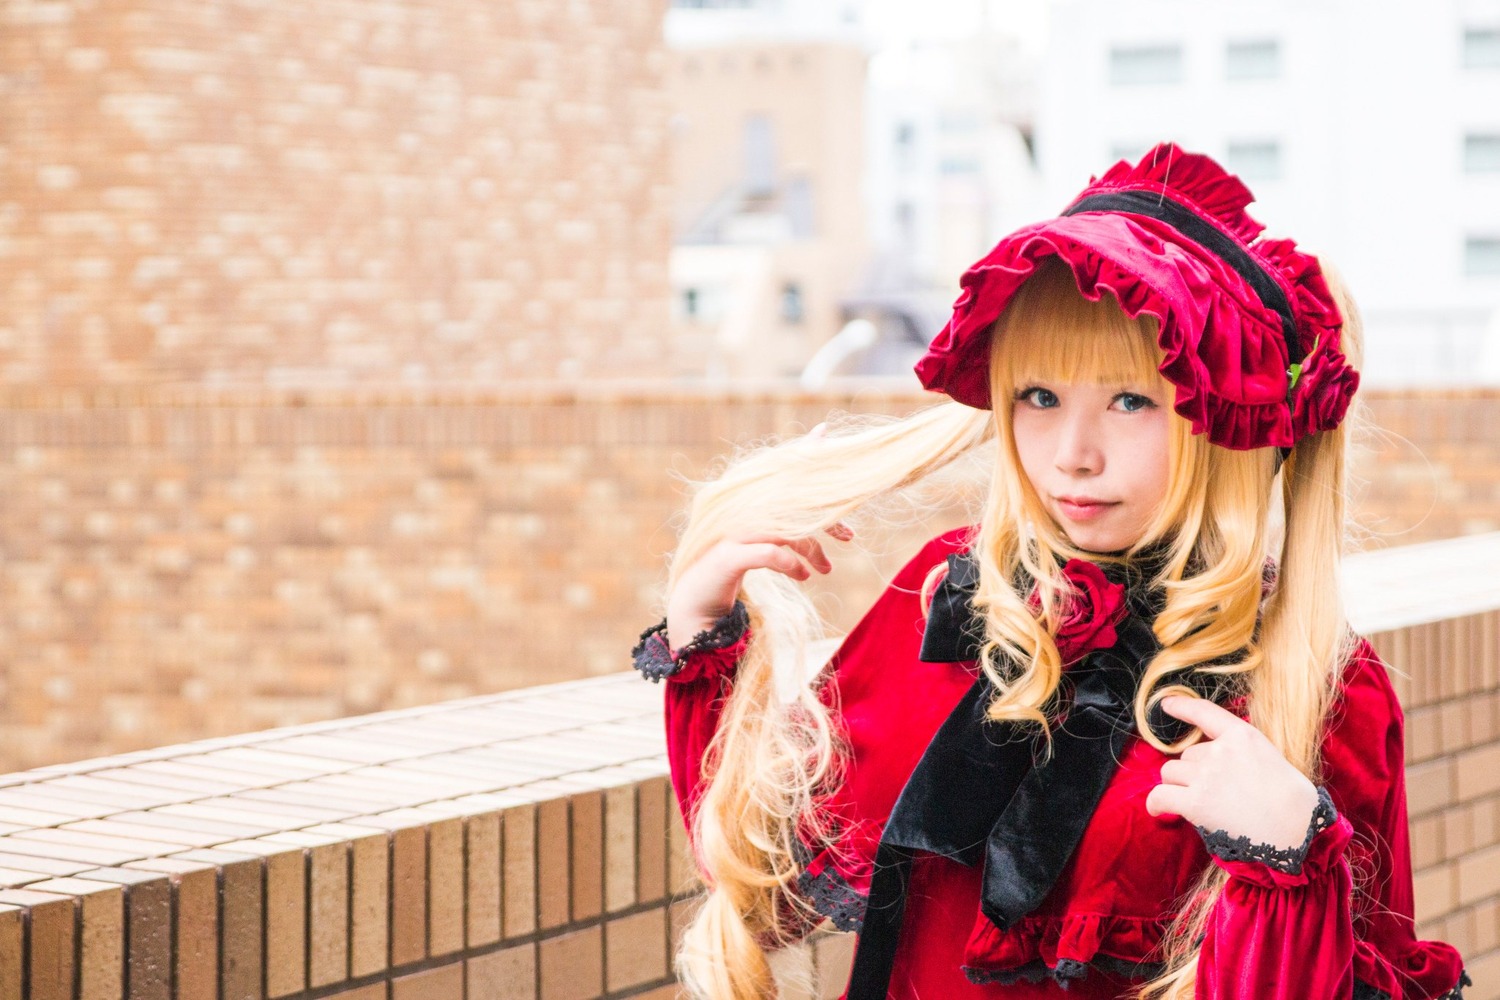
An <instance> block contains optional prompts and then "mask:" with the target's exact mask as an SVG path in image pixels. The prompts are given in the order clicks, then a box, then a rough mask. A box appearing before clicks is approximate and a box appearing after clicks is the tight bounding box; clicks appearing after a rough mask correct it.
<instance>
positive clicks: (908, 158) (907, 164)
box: [896, 122, 917, 173]
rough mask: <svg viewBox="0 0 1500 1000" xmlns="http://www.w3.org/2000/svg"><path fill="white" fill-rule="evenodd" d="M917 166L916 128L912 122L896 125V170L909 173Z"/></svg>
mask: <svg viewBox="0 0 1500 1000" xmlns="http://www.w3.org/2000/svg"><path fill="white" fill-rule="evenodd" d="M916 165H917V126H916V125H915V124H913V123H912V122H900V123H898V124H897V125H896V169H898V170H900V171H902V172H903V173H907V172H910V171H911V170H913V169H915V168H916Z"/></svg>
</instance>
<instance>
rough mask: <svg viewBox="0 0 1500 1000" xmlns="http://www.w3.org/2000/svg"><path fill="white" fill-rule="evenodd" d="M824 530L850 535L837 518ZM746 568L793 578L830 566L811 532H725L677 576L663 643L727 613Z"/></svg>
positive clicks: (674, 642) (686, 637)
mask: <svg viewBox="0 0 1500 1000" xmlns="http://www.w3.org/2000/svg"><path fill="white" fill-rule="evenodd" d="M827 532H828V534H829V535H831V536H832V537H834V538H837V539H838V540H839V541H843V542H847V541H848V540H849V539H851V538H853V537H854V533H853V532H852V531H850V530H849V528H847V527H845V526H844V525H842V524H835V525H834V526H833V527H831V528H829V529H827ZM752 569H770V570H775V571H776V572H777V573H781V574H783V575H785V576H788V577H790V578H792V579H793V580H806V579H809V578H810V577H811V576H812V574H813V573H814V572H815V571H816V572H818V573H828V572H831V571H832V569H833V564H832V563H831V562H829V561H828V555H827V553H825V552H824V551H823V546H822V544H821V543H820V542H819V541H818V539H817V538H812V537H807V538H788V537H786V536H783V535H746V536H744V537H741V538H725V539H723V540H721V541H719V542H717V543H716V544H715V545H714V546H713V547H712V548H710V549H709V550H708V551H707V552H705V553H704V554H703V556H702V557H701V558H700V559H698V560H697V561H696V562H694V563H693V564H692V565H691V566H689V567H688V568H687V569H686V570H684V571H683V573H682V575H681V576H679V577H678V578H677V584H676V586H674V587H673V588H672V594H671V596H670V597H668V599H667V642H668V644H670V645H671V647H672V648H673V649H674V650H675V649H680V648H682V645H683V644H684V643H687V642H690V641H691V640H692V638H693V637H694V636H695V635H697V634H698V633H699V632H702V631H704V630H706V629H707V628H708V627H709V626H711V625H712V624H713V623H714V621H715V620H717V619H718V618H720V617H722V616H724V615H726V614H728V613H729V611H730V609H731V608H733V607H734V601H735V597H736V595H738V594H739V592H740V581H741V580H743V579H744V577H745V574H746V573H748V572H750V571H751V570H752Z"/></svg>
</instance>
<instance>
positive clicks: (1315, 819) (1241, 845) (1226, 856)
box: [1195, 785, 1339, 875]
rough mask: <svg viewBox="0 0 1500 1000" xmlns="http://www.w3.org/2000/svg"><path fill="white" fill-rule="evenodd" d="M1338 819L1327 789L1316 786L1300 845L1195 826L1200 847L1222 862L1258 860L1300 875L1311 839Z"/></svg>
mask: <svg viewBox="0 0 1500 1000" xmlns="http://www.w3.org/2000/svg"><path fill="white" fill-rule="evenodd" d="M1338 818H1339V813H1338V810H1337V809H1335V808H1334V807H1333V799H1331V798H1329V796H1328V789H1326V788H1324V787H1322V786H1321V785H1319V786H1318V805H1317V807H1316V808H1315V809H1313V814H1312V819H1311V820H1310V821H1309V822H1308V824H1307V836H1306V837H1304V838H1303V840H1302V845H1301V846H1300V847H1289V848H1277V847H1272V846H1270V845H1269V844H1252V843H1251V842H1250V838H1249V837H1231V836H1229V834H1228V833H1226V832H1225V831H1223V830H1213V831H1209V830H1205V829H1204V828H1203V827H1201V826H1199V827H1195V829H1196V830H1197V831H1198V834H1199V835H1200V836H1201V837H1202V838H1203V846H1204V847H1206V848H1208V853H1210V854H1212V855H1214V856H1215V857H1218V858H1222V859H1223V860H1225V861H1259V862H1260V863H1261V864H1263V865H1265V866H1267V867H1268V868H1274V869H1276V870H1277V871H1279V872H1282V873H1284V874H1287V875H1300V874H1301V873H1302V862H1303V861H1304V860H1306V858H1307V849H1308V848H1309V847H1311V846H1312V842H1313V838H1314V837H1316V836H1317V835H1318V834H1319V833H1321V832H1323V831H1324V830H1326V829H1328V827H1330V826H1332V825H1333V821H1334V820H1336V819H1338Z"/></svg>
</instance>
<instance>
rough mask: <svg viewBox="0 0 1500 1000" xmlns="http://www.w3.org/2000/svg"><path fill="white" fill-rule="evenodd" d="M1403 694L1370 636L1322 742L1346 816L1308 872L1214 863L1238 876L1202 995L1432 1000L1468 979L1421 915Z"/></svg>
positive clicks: (1210, 936) (1212, 935) (1223, 910)
mask: <svg viewBox="0 0 1500 1000" xmlns="http://www.w3.org/2000/svg"><path fill="white" fill-rule="evenodd" d="M1402 729H1403V717H1402V712H1401V706H1400V703H1399V702H1398V701H1397V700H1396V694H1395V691H1394V690H1393V689H1392V688H1391V685H1390V680H1389V678H1387V676H1386V673H1385V666H1384V665H1383V664H1382V663H1381V662H1380V660H1379V658H1378V657H1377V656H1376V654H1375V651H1374V650H1373V649H1372V648H1371V647H1370V646H1369V644H1368V643H1361V644H1360V646H1359V647H1358V649H1357V650H1356V652H1355V655H1354V657H1353V658H1352V659H1351V661H1350V663H1349V664H1348V665H1347V666H1346V667H1345V670H1344V676H1343V679H1342V683H1341V686H1340V693H1339V696H1338V698H1337V699H1336V701H1335V704H1334V706H1333V709H1332V711H1331V713H1330V716H1329V721H1328V725H1327V731H1326V733H1325V736H1324V742H1323V765H1324V777H1325V781H1326V787H1327V789H1328V792H1329V794H1330V796H1331V798H1332V799H1333V802H1334V804H1335V806H1336V807H1337V809H1338V811H1339V817H1338V819H1337V820H1336V821H1335V822H1334V823H1333V824H1332V825H1330V826H1329V827H1328V828H1326V829H1324V830H1322V831H1321V832H1319V833H1318V834H1317V835H1316V836H1315V837H1314V838H1313V840H1312V843H1311V844H1310V845H1309V849H1308V853H1307V857H1306V859H1305V860H1304V862H1303V865H1302V869H1301V871H1300V872H1299V873H1298V874H1296V875H1290V874H1287V873H1285V872H1281V871H1277V870H1275V869H1273V868H1271V867H1269V866H1267V865H1264V864H1261V863H1259V862H1255V861H1224V860H1221V859H1219V858H1215V859H1214V863H1215V864H1218V865H1219V866H1220V867H1222V868H1224V869H1225V870H1226V871H1227V872H1228V873H1229V875H1230V878H1229V880H1228V883H1227V885H1226V886H1225V889H1224V892H1223V893H1222V894H1221V895H1220V897H1219V899H1218V900H1217V901H1216V902H1215V905H1214V908H1213V910H1212V911H1211V912H1210V915H1209V921H1208V926H1207V927H1206V929H1205V936H1204V940H1203V946H1202V951H1201V953H1200V956H1199V963H1198V987H1197V993H1196V995H1197V997H1198V998H1199V1000H1239V998H1249V997H1254V998H1256V1000H1293V998H1296V1000H1349V998H1354V1000H1433V998H1439V997H1457V996H1459V995H1460V993H1459V992H1458V991H1459V990H1461V988H1462V986H1463V985H1465V984H1466V983H1467V977H1466V976H1465V975H1464V972H1463V961H1462V958H1461V957H1460V956H1459V954H1458V952H1457V951H1456V950H1455V949H1454V948H1453V947H1452V946H1450V945H1447V944H1444V943H1442V942H1438V941H1418V940H1417V939H1416V934H1415V921H1414V919H1413V909H1414V903H1413V893H1412V873H1411V845H1410V841H1409V833H1408V827H1407V815H1406V781H1405V773H1406V772H1405V743H1404V740H1403V736H1402Z"/></svg>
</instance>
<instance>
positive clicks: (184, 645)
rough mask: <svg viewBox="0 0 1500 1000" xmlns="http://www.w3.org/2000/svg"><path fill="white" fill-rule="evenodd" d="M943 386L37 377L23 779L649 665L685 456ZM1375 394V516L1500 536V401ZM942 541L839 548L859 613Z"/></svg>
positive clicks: (13, 484)
mask: <svg viewBox="0 0 1500 1000" xmlns="http://www.w3.org/2000/svg"><path fill="white" fill-rule="evenodd" d="M920 402H921V400H920V398H919V397H918V396H916V395H915V394H913V393H910V392H906V391H904V390H892V389H890V388H889V385H888V384H887V385H886V387H884V388H881V387H880V386H874V387H869V386H867V387H865V388H863V389H860V390H851V391H848V392H844V393H842V394H834V393H829V394H824V395H816V396H814V395H807V394H801V393H797V392H795V391H769V390H768V391H765V392H758V393H757V392H746V393H743V394H739V395H735V396H730V397H725V396H720V395H715V394H713V393H710V392H706V391H705V392H690V391H687V390H664V389H656V390H646V389H632V388H629V387H626V386H623V385H622V386H618V387H614V388H610V387H602V386H596V387H591V388H589V389H587V390H586V391H580V392H568V391H563V390H560V389H559V390H556V391H550V392H549V391H543V390H537V391H533V392H530V393H518V392H512V393H509V394H503V395H488V396H486V395H481V394H477V393H471V394H467V395H465V394H453V393H450V394H444V395H432V394H428V395H422V394H416V393H388V394H379V393H358V394H355V393H349V392H334V391H326V392H323V393H312V392H301V393H290V392H270V391H265V390H258V391H249V390H245V391H241V392H228V391H206V390H186V389H184V390H164V389H145V388H139V389H125V388H121V389H115V390H95V391H93V392H89V393H85V392H83V391H81V390H80V391H74V392H62V391H36V392H32V393H21V392H19V391H16V390H12V391H10V392H9V393H7V394H6V395H5V397H3V399H0V495H3V496H4V498H5V500H4V503H3V504H0V768H5V769H10V768H17V767H27V766H32V765H36V764H41V763H48V762H53V761H57V760H64V759H77V758H81V757H85V756H91V755H97V754H102V753H106V752H110V751H113V750H118V749H125V748H134V747H144V746H153V745H161V744H165V743H171V742H176V741H180V740H187V739H192V738H196V737H201V736H206V735H211V734H223V733H232V732H243V731H250V730H256V729H263V728H267V727H270V726H274V725H283V724H290V723H297V722H305V721H311V720H318V719H328V718H334V717H338V716H343V715H349V714H355V713H361V712H368V711H373V710H376V709H380V708H387V707H398V706H408V705H417V704H423V703H428V702H435V701H439V700H442V699H446V698H454V697H460V696H464V695H468V694H478V693H483V692H489V691H495V690H500V689H505V688H513V687H520V686H525V685H530V684H537V683H542V682H548V681H556V680H563V679H568V678H575V677H583V676H588V675H593V674H601V673H608V672H611V671H615V670H620V669H624V668H625V667H626V666H627V661H626V651H627V650H628V648H629V646H630V645H631V643H632V641H633V639H634V637H635V633H636V632H638V631H639V630H640V629H641V628H642V627H644V626H645V625H647V624H649V623H650V620H651V619H652V618H653V616H655V615H657V614H659V613H660V604H659V599H660V595H659V587H660V582H661V579H662V576H663V571H664V567H665V558H666V554H667V553H668V552H669V551H670V550H671V548H672V545H673V541H674V537H675V531H674V528H673V525H672V523H671V522H672V519H673V517H674V515H675V513H676V511H677V509H678V507H679V506H680V503H681V483H680V479H679V478H678V476H677V475H674V473H678V474H684V475H701V474H702V473H703V472H704V471H705V470H706V469H707V468H709V467H710V466H711V464H712V463H713V461H714V460H715V459H716V458H717V457H719V456H721V455H722V454H724V453H725V452H726V451H727V450H728V448H729V447H730V446H731V445H733V444H735V443H743V442H747V441H750V440H753V439H756V438H762V437H765V436H767V435H769V434H773V433H786V432H790V431H795V430H797V429H799V428H801V429H806V428H808V427H810V426H812V425H813V424H814V423H816V422H817V421H819V420H821V419H823V418H824V416H826V415H827V414H828V412H829V411H830V410H834V409H837V410H844V411H857V412H886V413H899V412H905V411H908V410H910V409H911V408H912V407H913V406H915V405H918V404H919V403H920ZM1373 409H1374V411H1375V414H1376V416H1377V417H1378V418H1379V419H1380V420H1382V421H1383V422H1384V423H1385V425H1386V426H1387V428H1388V429H1389V431H1390V436H1391V438H1392V440H1391V441H1389V442H1388V443H1386V444H1382V445H1381V446H1380V449H1381V450H1378V451H1374V452H1371V453H1369V454H1367V457H1366V459H1365V461H1364V463H1363V469H1364V470H1365V473H1366V475H1367V477H1369V478H1371V479H1372V480H1373V482H1372V483H1371V485H1370V486H1369V487H1368V490H1367V495H1366V497H1365V499H1364V500H1363V502H1362V503H1361V506H1360V511H1361V513H1362V514H1363V515H1364V519H1365V520H1367V521H1369V520H1372V519H1374V520H1378V521H1380V522H1382V523H1383V528H1382V530H1383V531H1385V532H1386V534H1387V539H1386V540H1387V541H1388V543H1390V544H1404V543H1406V542H1412V541H1418V540H1422V539H1432V538H1441V537H1446V536H1449V535H1453V534H1459V533H1463V532H1470V531H1479V530H1490V529H1495V528H1500V459H1497V456H1496V454H1495V447H1494V445H1493V443H1492V441H1491V439H1489V438H1487V436H1486V434H1485V428H1490V427H1494V426H1496V425H1497V423H1500V393H1494V392H1491V393H1448V394H1430V395H1427V396H1425V397H1422V398H1421V399H1416V400H1413V399H1410V398H1408V397H1405V396H1399V397H1397V396H1376V397H1374V399H1373ZM1396 435H1399V436H1401V437H1402V438H1404V439H1406V441H1405V443H1403V442H1402V441H1400V440H1396V439H1395V436H1396ZM1419 449H1420V452H1421V454H1418V450H1419ZM1423 455H1425V458H1424V457H1422V456H1423ZM1429 463H1430V468H1429ZM963 517H964V515H963V513H962V512H961V511H954V510H949V511H945V512H942V513H940V514H939V515H938V516H937V517H936V521H935V523H936V524H937V525H938V526H942V525H946V524H952V523H956V522H959V521H960V520H962V518H963ZM930 530H932V529H931V528H930V527H929V526H921V525H919V526H913V527H911V528H909V529H908V530H906V531H905V532H903V533H901V535H900V536H899V537H898V538H896V539H895V540H894V541H892V542H891V543H890V545H889V546H888V551H887V552H886V553H885V554H884V555H883V556H882V557H879V558H865V557H859V556H853V555H849V554H845V555H843V556H841V557H838V556H836V558H837V559H838V562H839V565H840V567H841V568H842V572H841V573H840V574H839V580H838V582H837V588H836V590H835V591H834V592H833V596H832V600H831V601H830V612H831V614H832V616H833V618H834V619H835V620H836V621H837V622H838V623H839V624H840V625H841V626H845V627H847V626H848V625H849V624H851V623H852V621H853V620H854V618H855V617H856V616H857V615H858V614H859V613H860V612H861V611H862V609H863V608H864V607H865V606H866V605H867V604H868V603H869V601H870V600H871V599H872V598H873V596H874V595H875V593H876V592H877V590H878V588H879V586H880V576H881V573H883V572H888V571H889V570H890V569H892V568H893V567H894V566H895V565H897V564H899V562H900V561H901V560H902V559H904V558H905V557H906V556H907V555H908V554H909V553H910V551H911V549H912V548H913V547H914V546H915V545H916V544H917V541H918V539H919V538H920V537H923V536H925V535H926V534H927V533H928V532H929V531H930Z"/></svg>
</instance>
